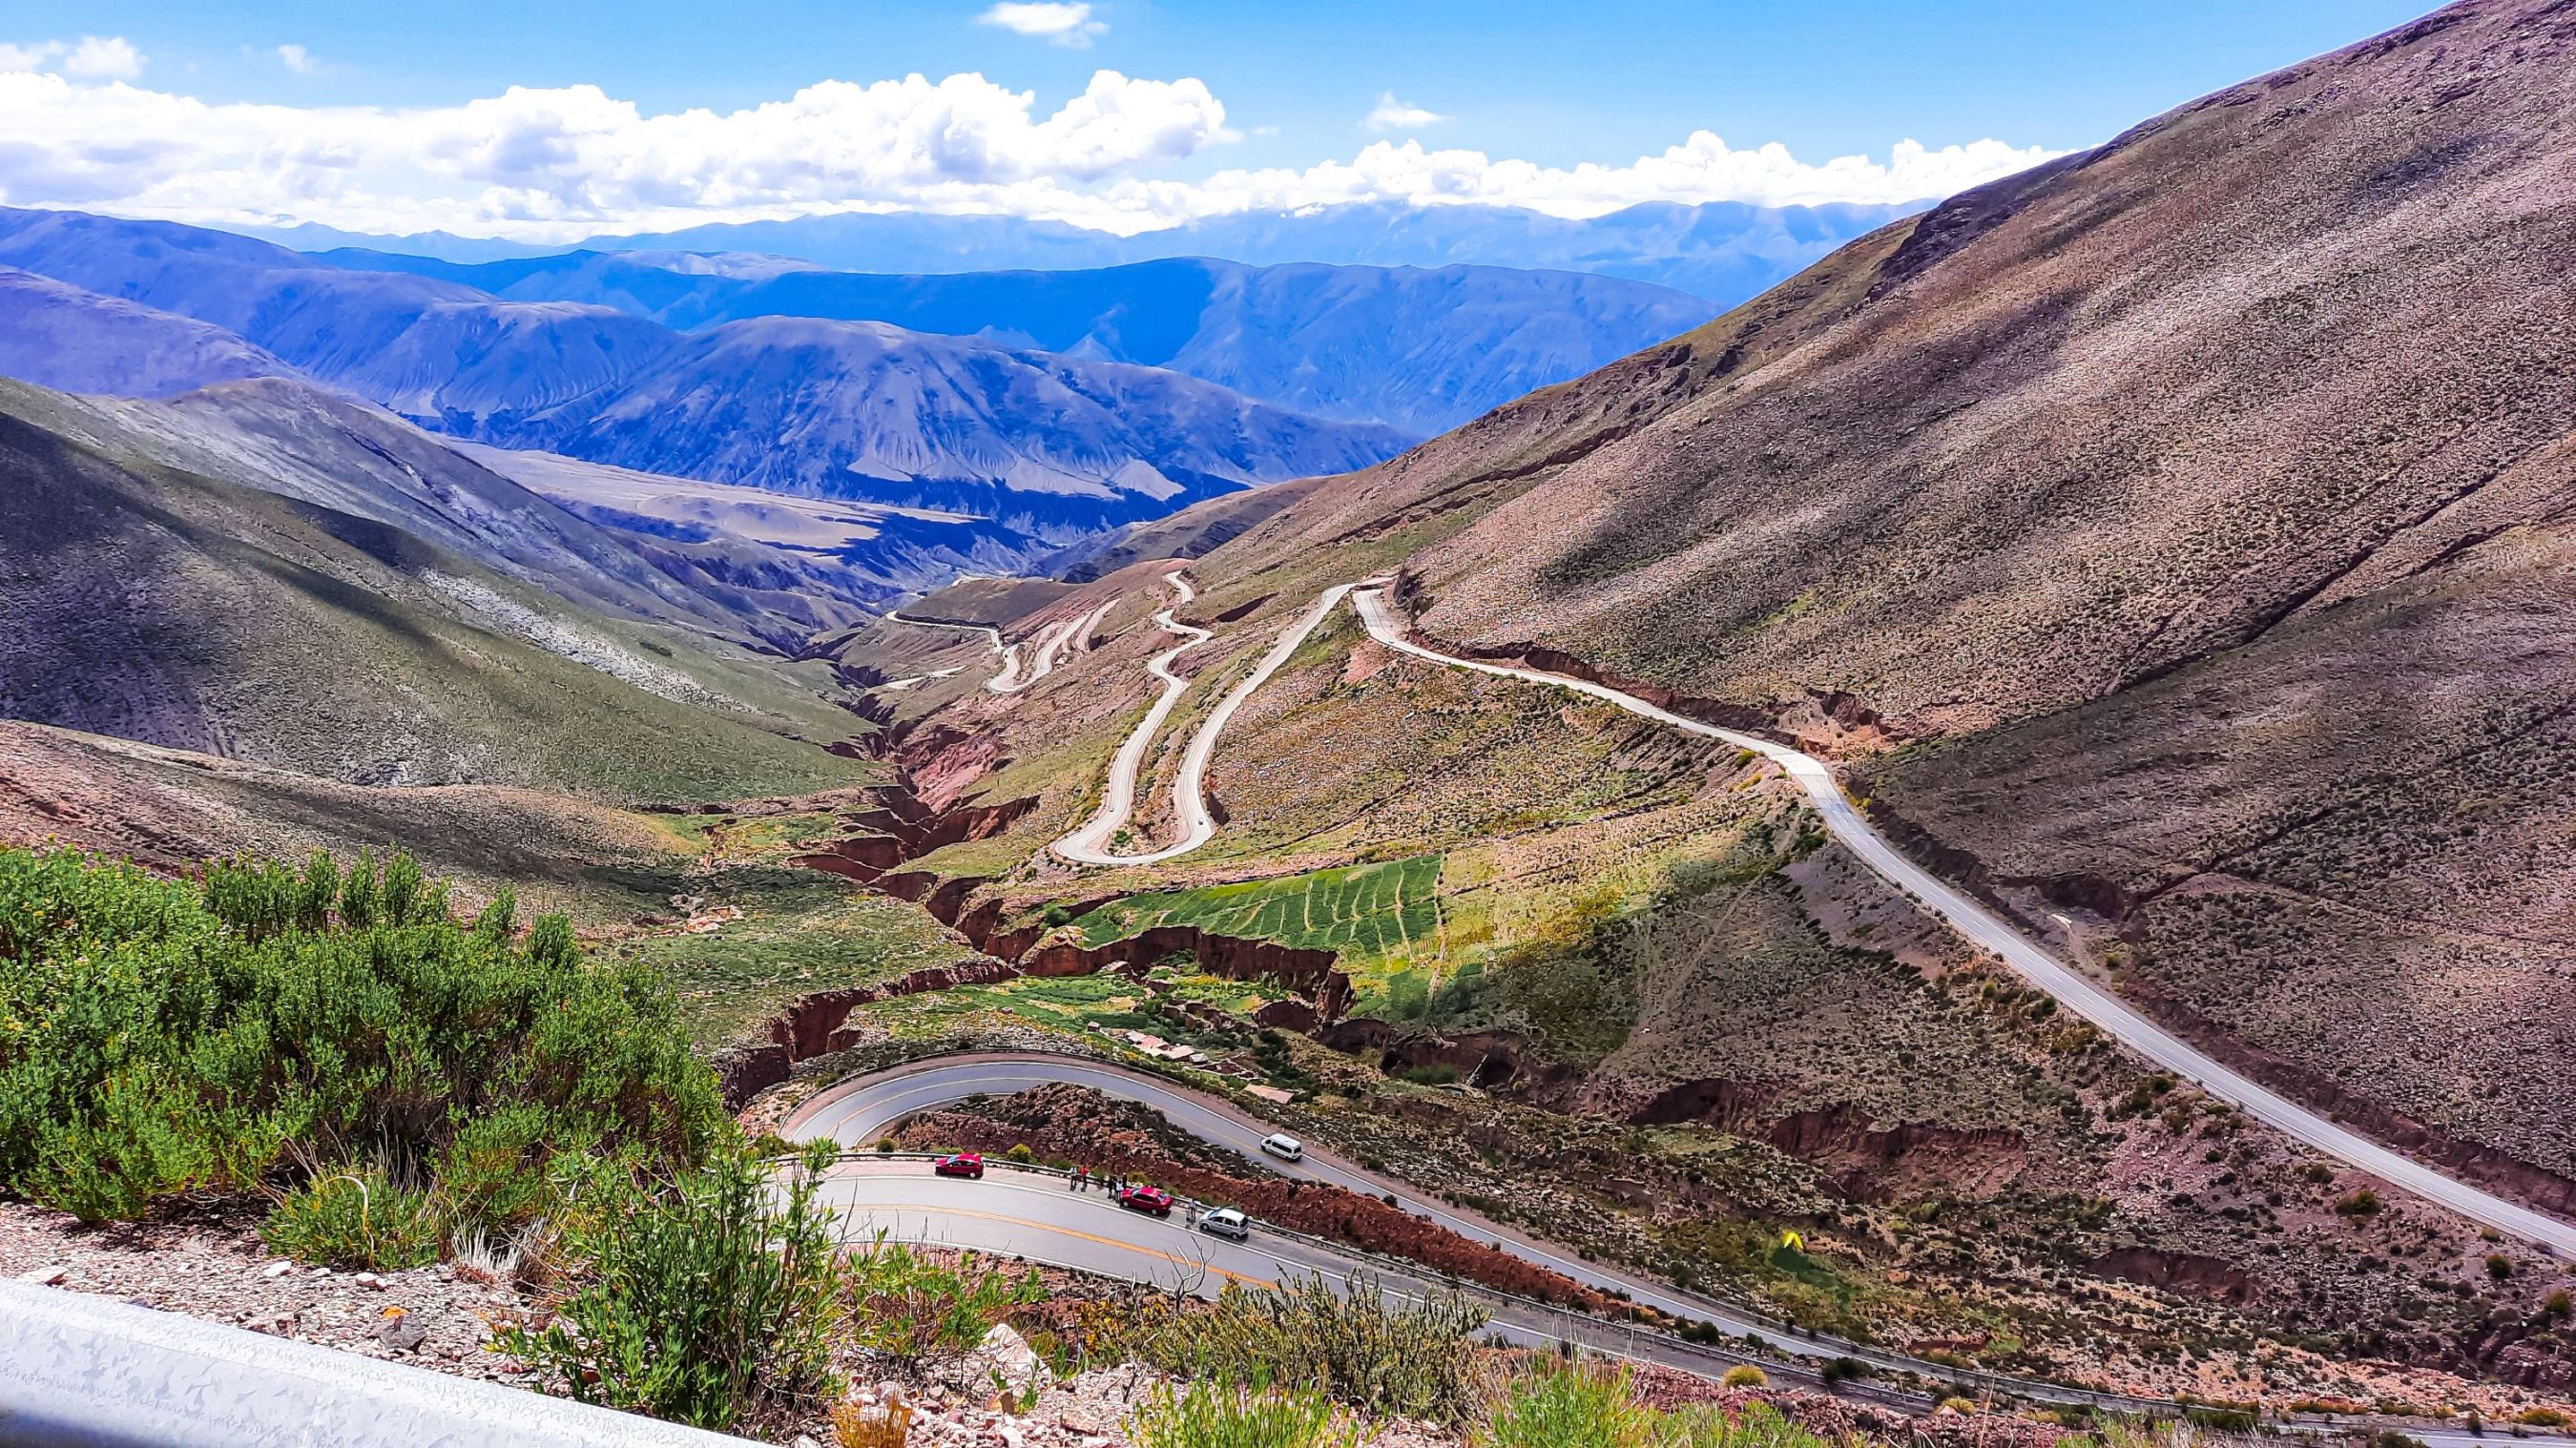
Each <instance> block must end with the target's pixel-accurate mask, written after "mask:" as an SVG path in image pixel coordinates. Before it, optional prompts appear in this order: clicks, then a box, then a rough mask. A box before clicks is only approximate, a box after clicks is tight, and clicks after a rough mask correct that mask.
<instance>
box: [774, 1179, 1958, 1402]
mask: <svg viewBox="0 0 2576 1448" xmlns="http://www.w3.org/2000/svg"><path fill="white" fill-rule="evenodd" d="M822 1200H823V1201H824V1202H825V1203H826V1204H827V1205H829V1206H832V1207H834V1208H836V1209H838V1210H839V1211H840V1212H841V1213H843V1221H844V1223H845V1224H846V1225H845V1226H844V1229H843V1230H844V1232H845V1234H846V1235H847V1236H848V1237H850V1238H852V1239H857V1240H864V1239H865V1238H866V1237H868V1236H870V1235H872V1234H874V1233H877V1232H883V1233H884V1234H885V1235H886V1236H887V1238H888V1239H890V1240H894V1241H902V1242H909V1243H913V1244H916V1245H931V1246H942V1247H957V1248H966V1249H971V1250H974V1251H979V1252H989V1253H994V1254H998V1255H1006V1256H1011V1257H1018V1258H1022V1259H1025V1260H1028V1261H1033V1262H1043V1263H1046V1264H1048V1265H1050V1266H1056V1267H1069V1268H1073V1269H1076V1270H1078V1271H1084V1272H1092V1273H1097V1274H1099V1275H1101V1276H1105V1277H1112V1278H1116V1279H1119V1280H1121V1281H1128V1282H1142V1283H1147V1284H1149V1285H1153V1286H1157V1287H1162V1288H1166V1289H1170V1290H1176V1291H1187V1292H1196V1293H1199V1294H1201V1295H1203V1296H1209V1297H1213V1296H1215V1295H1216V1293H1217V1292H1218V1291H1219V1290H1221V1289H1223V1288H1224V1287H1225V1286H1227V1285H1228V1284H1229V1283H1241V1284H1243V1285H1245V1286H1250V1287H1275V1286H1278V1285H1279V1284H1280V1283H1282V1282H1286V1281H1293V1280H1298V1279H1303V1278H1309V1277H1322V1278H1324V1279H1325V1280H1327V1281H1335V1282H1339V1281H1347V1280H1350V1279H1352V1278H1354V1277H1357V1278H1363V1279H1366V1280H1369V1281H1373V1282H1375V1283H1376V1284H1377V1285H1378V1287H1379V1288H1380V1290H1382V1291H1384V1292H1385V1293H1386V1295H1387V1296H1389V1297H1390V1298H1394V1299H1396V1300H1398V1301H1404V1302H1418V1301H1421V1300H1423V1299H1425V1298H1428V1297H1432V1296H1434V1295H1436V1294H1438V1293H1440V1292H1442V1291H1443V1290H1444V1289H1443V1287H1442V1286H1441V1284H1440V1283H1439V1282H1438V1281H1437V1280H1436V1279H1435V1278H1433V1277H1432V1276H1431V1275H1430V1274H1427V1273H1422V1274H1415V1273H1411V1272H1407V1271H1403V1270H1398V1269H1394V1268H1390V1267H1389V1266H1387V1265H1386V1264H1383V1263H1377V1262H1363V1261H1359V1260H1355V1259H1354V1258H1352V1257H1348V1256H1345V1255H1343V1254H1342V1253H1339V1252H1336V1251H1334V1250H1332V1249H1331V1248H1330V1247H1328V1246H1325V1245H1323V1244H1320V1243H1318V1242H1316V1241H1314V1240H1313V1239H1310V1238H1303V1237H1288V1236H1281V1235H1278V1234H1276V1233H1273V1232H1269V1231H1265V1230H1263V1229H1262V1228H1260V1227H1259V1226H1256V1227H1255V1228H1254V1229H1253V1234H1252V1237H1251V1239H1250V1240H1249V1241H1245V1242H1230V1241H1227V1240H1225V1239H1223V1238H1220V1237H1212V1236H1209V1235H1207V1234H1206V1233H1204V1232H1199V1231H1194V1230H1192V1229H1191V1228H1190V1226H1189V1225H1188V1224H1187V1222H1186V1221H1185V1220H1184V1218H1183V1217H1182V1216H1181V1215H1178V1214H1176V1215H1174V1216H1173V1217H1171V1218H1170V1219H1168V1220H1167V1219H1163V1218H1157V1217H1150V1216H1146V1215H1143V1214H1141V1213H1137V1212H1130V1211H1126V1210H1123V1209H1121V1208H1119V1207H1117V1206H1115V1205H1114V1204H1112V1203H1111V1201H1110V1199H1109V1196H1108V1193H1107V1192H1105V1191H1101V1190H1093V1191H1087V1192H1075V1191H1071V1190H1069V1189H1067V1187H1066V1186H1065V1184H1064V1181H1063V1180H1062V1179H1061V1178H1059V1177H1055V1176H1046V1175H1039V1174H1036V1173H1024V1172H1014V1171H1009V1170H1004V1169H998V1168H997V1169H995V1170H993V1171H992V1172H991V1173H990V1174H989V1175H987V1176H986V1177H985V1178H984V1179H983V1180H981V1181H964V1180H959V1179H956V1178H952V1177H940V1176H935V1175H933V1174H932V1173H931V1171H930V1168H929V1164H928V1163H926V1162H923V1161H919V1160H909V1161H907V1160H902V1159H894V1160H884V1161H880V1160H875V1159H872V1158H869V1157H866V1156H861V1157H858V1158H855V1159H851V1160H847V1161H844V1162H842V1163H841V1164H840V1165H839V1166H838V1167H836V1168H835V1169H834V1170H833V1172H832V1174H831V1176H830V1177H829V1179H828V1180H827V1181H826V1183H825V1185H824V1189H823V1193H822ZM1478 1305H1479V1306H1481V1307H1483V1308H1484V1309H1485V1310H1486V1311H1487V1312H1489V1313H1491V1314H1492V1318H1491V1321H1490V1322H1489V1324H1488V1326H1487V1331H1489V1332H1492V1333H1494V1334H1496V1335H1498V1336H1501V1337H1503V1338H1505V1339H1507V1340H1509V1341H1512V1342H1515V1343H1518V1344H1521V1345H1523V1346H1529V1347H1553V1346H1555V1345H1556V1344H1558V1343H1560V1342H1567V1343H1574V1344H1577V1345H1579V1346H1582V1347H1587V1348H1591V1349H1594V1350H1596V1351H1599V1352H1605V1353H1610V1354H1614V1355H1616V1356H1620V1357H1625V1358H1632V1359H1635V1360H1638V1361H1642V1362H1655V1363H1662V1364H1665V1365H1667V1366H1670V1367H1677V1368H1681V1369H1683V1370H1685V1371H1690V1372H1698V1373H1702V1374H1709V1375H1714V1374H1716V1373H1720V1372H1723V1371H1725V1369H1726V1368H1728V1367H1730V1366H1733V1365H1734V1364H1736V1363H1740V1362H1760V1363H1762V1364H1763V1365H1764V1366H1765V1367H1766V1368H1768V1369H1769V1370H1771V1371H1773V1372H1779V1371H1781V1368H1780V1366H1779V1365H1778V1364H1777V1363H1775V1362H1772V1361H1770V1360H1768V1359H1762V1358H1755V1357H1752V1356H1750V1355H1748V1354H1745V1353H1740V1352H1733V1351H1729V1350H1728V1349H1726V1348H1723V1347H1704V1346H1701V1345H1698V1344H1693V1343H1684V1342H1680V1341H1677V1340H1675V1339H1672V1338H1669V1337H1665V1336H1663V1335H1661V1334H1658V1333H1649V1332H1643V1331H1638V1330H1635V1329H1632V1328H1629V1327H1626V1326H1623V1325H1621V1324H1618V1323H1613V1322H1607V1321H1603V1320H1602V1319H1599V1318H1595V1317H1588V1316H1585V1315H1583V1314H1580V1313H1574V1312H1567V1311H1561V1310H1557V1309H1553V1308H1549V1307H1546V1306H1544V1305H1542V1304H1538V1303H1530V1302H1521V1301H1518V1300H1515V1299H1509V1298H1493V1297H1485V1296H1482V1295H1479V1297H1478ZM1789 1375H1790V1376H1793V1377H1808V1376H1811V1374H1809V1373H1807V1372H1804V1371H1801V1370H1797V1369H1791V1370H1789ZM1868 1396H1872V1397H1881V1398H1885V1399H1888V1400H1891V1401H1894V1400H1897V1398H1896V1395H1894V1394H1889V1393H1886V1392H1885V1391H1884V1390H1879V1391H1876V1392H1872V1393H1869V1394H1868ZM1909 1406H1914V1407H1917V1408H1919V1407H1920V1403H1919V1402H1917V1403H1913V1404H1909Z"/></svg>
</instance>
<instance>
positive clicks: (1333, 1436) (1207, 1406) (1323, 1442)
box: [1128, 1379, 1367, 1448]
mask: <svg viewBox="0 0 2576 1448" xmlns="http://www.w3.org/2000/svg"><path fill="white" fill-rule="evenodd" d="M1128 1431H1129V1433H1130V1434H1131V1435H1132V1436H1133V1437H1134V1439H1135V1441H1136V1443H1137V1445H1138V1448H1359V1445H1360V1444H1362V1443H1364V1442H1366V1441H1367V1435H1366V1434H1364V1433H1363V1432H1362V1430H1361V1427H1360V1425H1359V1424H1357V1423H1355V1422H1353V1421H1351V1419H1350V1418H1349V1417H1348V1416H1346V1415H1345V1414H1343V1413H1342V1411H1341V1410H1340V1409H1338V1408H1336V1407H1335V1406H1334V1405H1333V1400H1332V1399H1331V1398H1330V1397H1327V1396H1326V1395H1324V1394H1323V1393H1320V1392H1317V1391H1316V1390H1314V1389H1313V1388H1290V1389H1277V1388H1263V1387H1259V1386H1244V1385H1241V1384H1236V1383H1232V1382H1217V1381H1213V1380H1208V1379H1201V1380H1199V1381H1197V1382H1193V1383H1190V1384H1187V1385H1186V1386H1180V1387H1175V1386H1174V1385H1172V1384H1170V1383H1162V1384H1158V1385H1157V1386H1156V1387H1155V1388H1154V1390H1153V1391H1152V1392H1150V1393H1148V1394H1146V1395H1145V1400H1144V1401H1143V1402H1141V1403H1139V1404H1137V1405H1136V1410H1135V1412H1134V1414H1133V1415H1132V1416H1131V1418H1130V1419H1129V1422H1128Z"/></svg>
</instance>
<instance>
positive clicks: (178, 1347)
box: [0, 1281, 752, 1448]
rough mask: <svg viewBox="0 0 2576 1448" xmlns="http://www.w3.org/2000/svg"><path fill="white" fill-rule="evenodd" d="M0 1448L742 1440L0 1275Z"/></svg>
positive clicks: (617, 1445) (590, 1445)
mask: <svg viewBox="0 0 2576 1448" xmlns="http://www.w3.org/2000/svg"><path fill="white" fill-rule="evenodd" d="M0 1448H752V1445H751V1443H750V1440H749V1439H744V1438H733V1437H728V1436H726V1435H724V1434H721V1433H708V1432H703V1431H701V1430H699V1429H696V1428H683V1427H680V1426H678V1425H677V1424H673V1423H664V1422H659V1421H656V1420H654V1419H651V1418H641V1417H637V1416H635V1415H634V1414H632V1413H619V1412H613V1411H611V1410H609V1409H607V1408H595V1407H590V1406H588V1405H586V1404H582V1403H576V1402H572V1401H570V1400H568V1399H564V1398H549V1397H545V1396H543V1395H541V1394H538V1393H533V1392H529V1391H527V1390H525V1389H522V1388H510V1387H503V1386H501V1385H499V1384H497V1383H486V1382H478V1381H476V1380H474V1379H471V1378H459V1377H451V1376H449V1375H447V1374H445V1373H437V1372H432V1371H430V1370H429V1369H427V1368H416V1367H412V1366H409V1365H407V1364H404V1363H395V1362H386V1361H384V1360H382V1359H380V1358H370V1357H361V1356H359V1355H358V1354H356V1353H347V1352H339V1351H336V1350H334V1349H332V1348H327V1347H316V1346H314V1345H313V1344H311V1343H302V1342H290V1341H287V1340H285V1339H283V1338H275V1337H266V1336H263V1335H261V1334H259V1333H255V1332H245V1331H243V1330H242V1329H240V1328H237V1327H225V1326H223V1325H221V1324H218V1323H212V1322H203V1321H200V1320H198V1319H196V1318H192V1317H183V1316H181V1315H179V1314H177V1313H173V1312H156V1311H154V1310H152V1309H151V1308H148V1307H137V1306H134V1305H133V1304H131V1303H124V1302H117V1301H115V1300H113V1299H110V1298H105V1297H97V1296H92V1295H91V1294H88V1293H83V1292H67V1291H64V1290H62V1289H61V1288H57V1287H37V1286H33V1285H31V1284H28V1283H23V1282H10V1281H0Z"/></svg>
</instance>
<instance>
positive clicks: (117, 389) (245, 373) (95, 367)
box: [0, 267, 298, 397]
mask: <svg viewBox="0 0 2576 1448" xmlns="http://www.w3.org/2000/svg"><path fill="white" fill-rule="evenodd" d="M0 316H5V317H6V318H7V325H5V326H0V376H7V377H24V378H29V379H32V380H35V381H38V382H41V383H43V384H45V385H47V386H52V387H58V388H61V389H62V390H64V391H67V392H102V393H113V394H115V395H117V396H120V397H168V396H170V395H172V394H174V393H180V392H186V391H189V390H191V389H194V388H198V387H205V386H209V385H211V384H213V383H217V382H236V381H239V380H241V379H243V378H246V377H291V376H296V375H298V374H297V372H296V369H295V368H294V367H292V366H290V365H288V364H287V363H286V362H284V361H282V360H280V359H279V358H276V357H273V356H270V355H269V354H268V353H267V352H266V351H264V350H262V349H260V348H258V347H254V346H252V345H251V344H250V343H248V342H245V341H243V340H242V339H241V338H239V337H236V336H234V335H233V334H232V333H230V332H227V331H225V330H224V329H223V328H221V327H217V326H214V325H211V324H209V323H206V322H200V321H196V320H195V319H193V318H188V317H182V316H179V315H177V314H175V313H171V312H165V311H160V310H158V309H155V308H152V307H146V306H142V305H139V304H136V303H131V302H123V301H118V300H116V299H113V298H108V297H101V296H99V295H98V294H97V293H95V292H89V291H84V290H82V289H81V288H79V287H76V286H72V285H70V284H68V283H65V282H59V281H55V280H54V279H53V278H51V277H43V276H38V275H36V274H35V273H33V272H24V271H18V270H16V269H14V268H9V267H0Z"/></svg>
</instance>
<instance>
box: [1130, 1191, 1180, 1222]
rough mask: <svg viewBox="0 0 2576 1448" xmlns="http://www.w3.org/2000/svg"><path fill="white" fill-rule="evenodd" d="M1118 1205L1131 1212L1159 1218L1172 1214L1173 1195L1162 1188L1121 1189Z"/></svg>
mask: <svg viewBox="0 0 2576 1448" xmlns="http://www.w3.org/2000/svg"><path fill="white" fill-rule="evenodd" d="M1118 1205H1120V1206H1122V1207H1125V1208H1126V1209H1127V1210H1129V1211H1131V1212H1151V1213H1153V1214H1154V1215H1155V1216H1158V1217H1168V1216H1170V1215H1171V1214H1172V1194H1171V1193H1170V1192H1167V1191H1165V1190H1163V1189H1162V1188H1161V1187H1120V1188H1119V1189H1118Z"/></svg>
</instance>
